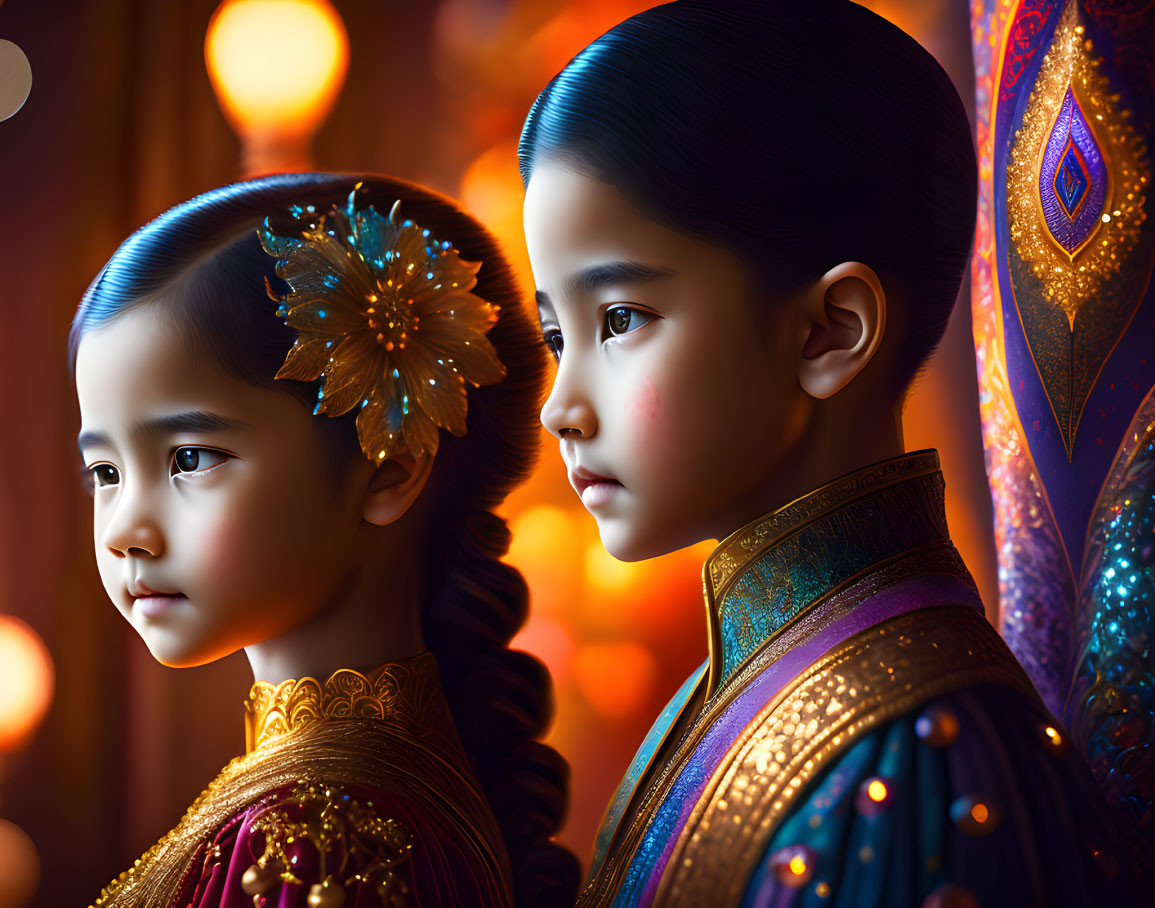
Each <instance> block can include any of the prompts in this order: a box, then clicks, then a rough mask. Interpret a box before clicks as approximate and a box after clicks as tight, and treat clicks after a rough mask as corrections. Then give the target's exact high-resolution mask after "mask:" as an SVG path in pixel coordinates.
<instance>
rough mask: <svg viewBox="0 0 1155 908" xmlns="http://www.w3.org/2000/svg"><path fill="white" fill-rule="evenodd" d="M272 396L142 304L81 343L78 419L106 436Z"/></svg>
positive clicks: (243, 406) (240, 407) (244, 406)
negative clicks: (159, 417) (157, 419)
mask: <svg viewBox="0 0 1155 908" xmlns="http://www.w3.org/2000/svg"><path fill="white" fill-rule="evenodd" d="M262 391H263V392H264V393H266V394H269V393H273V392H269V391H268V390H267V389H260V388H257V387H256V386H253V385H250V384H248V383H247V382H244V381H241V380H240V379H238V378H236V377H235V376H233V375H232V374H230V373H229V372H228V371H227V370H226V369H225V368H224V366H223V365H221V364H220V363H219V362H217V361H216V360H215V359H214V358H213V357H212V356H210V355H207V354H205V353H202V352H200V351H198V350H197V349H195V348H194V347H193V346H192V345H190V344H189V343H188V341H187V339H186V338H185V337H184V336H183V334H182V332H181V331H180V330H179V329H178V328H177V326H175V325H174V324H172V320H171V318H170V319H167V320H166V319H165V318H164V317H163V314H161V313H157V312H150V311H149V307H147V306H140V307H137V308H135V309H131V310H129V311H127V312H125V313H124V314H122V315H120V316H118V317H117V318H116V319H114V320H112V321H111V322H109V323H108V324H106V325H102V326H100V327H97V328H95V329H91V330H89V331H88V332H86V333H85V335H84V336H83V337H82V338H81V340H80V343H79V345H78V346H77V352H76V393H77V397H78V399H79V402H80V411H81V417H82V421H83V422H84V423H85V424H89V423H91V422H99V423H103V424H106V425H104V426H103V428H104V429H105V430H108V431H111V430H112V429H114V428H115V426H116V425H117V424H123V423H126V422H129V421H131V422H136V421H138V420H139V419H140V418H142V416H151V415H156V414H160V413H168V412H176V411H182V412H183V411H192V410H214V411H216V410H222V409H225V410H244V409H250V408H252V407H254V406H259V400H257V399H256V396H257V395H259V394H260V393H261V392H262Z"/></svg>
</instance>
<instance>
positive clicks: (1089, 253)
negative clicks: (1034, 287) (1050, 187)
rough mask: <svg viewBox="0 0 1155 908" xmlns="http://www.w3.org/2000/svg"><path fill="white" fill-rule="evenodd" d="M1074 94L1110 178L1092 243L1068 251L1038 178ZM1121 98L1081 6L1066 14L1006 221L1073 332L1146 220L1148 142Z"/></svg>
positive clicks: (1024, 138)
mask: <svg viewBox="0 0 1155 908" xmlns="http://www.w3.org/2000/svg"><path fill="white" fill-rule="evenodd" d="M1068 88H1070V89H1071V91H1072V93H1073V94H1074V96H1075V99H1076V101H1077V102H1078V104H1079V107H1080V108H1081V109H1082V112H1083V116H1084V118H1085V120H1086V122H1087V124H1088V125H1089V127H1090V129H1091V131H1092V133H1093V135H1094V138H1095V141H1096V143H1097V144H1098V146H1099V151H1100V153H1101V154H1102V156H1103V164H1104V168H1105V169H1106V171H1107V174H1108V175H1109V185H1108V187H1107V196H1106V198H1105V199H1104V202H1103V213H1104V214H1106V215H1107V217H1105V218H1096V220H1095V226H1094V227H1093V228H1092V229H1091V232H1090V234H1089V235H1088V238H1087V239H1086V240H1085V241H1084V243H1083V245H1082V246H1080V247H1079V248H1078V249H1076V250H1075V252H1074V253H1073V254H1072V253H1068V252H1067V250H1065V249H1064V248H1063V247H1062V246H1060V245H1059V244H1058V243H1057V242H1056V241H1055V239H1054V237H1052V235H1051V232H1050V230H1049V229H1048V228H1047V223H1046V219H1045V218H1044V216H1043V207H1042V198H1041V196H1040V193H1039V173H1040V172H1041V169H1042V158H1043V152H1044V150H1045V148H1046V144H1047V139H1048V137H1049V136H1050V134H1051V131H1052V129H1053V127H1054V124H1055V121H1056V119H1057V117H1058V115H1059V112H1060V110H1061V108H1062V105H1063V99H1064V98H1065V97H1066V94H1067V89H1068ZM1118 101H1119V95H1118V94H1114V93H1113V92H1112V90H1111V84H1110V82H1109V80H1108V79H1107V77H1106V76H1105V75H1103V73H1102V72H1100V71H1099V60H1098V59H1097V58H1095V57H1094V56H1092V46H1091V42H1090V40H1089V39H1087V38H1086V37H1085V36H1084V35H1083V28H1082V26H1081V25H1080V24H1079V10H1078V4H1077V3H1075V2H1074V0H1070V2H1068V4H1067V6H1066V8H1065V9H1064V10H1063V14H1062V17H1061V19H1060V21H1059V25H1058V27H1057V28H1056V30H1055V37H1054V39H1053V41H1052V42H1051V46H1050V49H1049V50H1048V51H1047V53H1046V55H1045V56H1044V57H1043V63H1042V66H1041V67H1040V69H1039V75H1038V78H1037V80H1036V81H1035V85H1034V90H1033V91H1032V92H1031V94H1030V97H1029V98H1028V100H1027V108H1026V111H1025V113H1024V114H1023V121H1022V125H1021V127H1020V128H1019V129H1018V130H1017V131H1016V132H1015V142H1014V147H1013V148H1012V150H1011V161H1010V164H1008V165H1007V215H1008V217H1009V219H1010V233H1011V239H1012V240H1013V241H1014V243H1015V247H1016V248H1017V249H1018V252H1019V255H1020V256H1021V257H1022V259H1023V261H1024V262H1025V263H1026V264H1027V265H1029V266H1030V267H1031V270H1032V271H1033V273H1034V274H1035V276H1036V277H1037V278H1038V279H1039V281H1040V282H1041V283H1042V285H1043V288H1044V292H1045V293H1046V296H1047V299H1048V300H1049V301H1050V302H1052V303H1054V305H1056V306H1058V307H1059V308H1060V309H1061V310H1062V311H1063V313H1064V314H1065V315H1066V316H1067V323H1068V325H1069V327H1070V329H1071V330H1072V331H1074V326H1075V318H1076V316H1077V315H1078V313H1079V309H1080V307H1081V306H1082V305H1083V304H1084V303H1085V302H1087V301H1088V300H1090V299H1091V298H1092V297H1094V296H1095V294H1096V292H1097V291H1098V290H1099V288H1100V287H1101V286H1102V285H1103V282H1104V281H1105V280H1107V278H1109V277H1111V276H1112V275H1113V274H1115V273H1116V272H1117V271H1118V270H1119V266H1120V265H1121V264H1122V263H1123V260H1124V259H1125V258H1126V257H1127V255H1128V253H1130V252H1131V250H1132V249H1133V248H1134V246H1135V243H1136V241H1137V240H1138V238H1139V231H1140V228H1141V226H1142V224H1143V222H1144V221H1145V220H1146V212H1145V210H1144V203H1145V201H1146V196H1145V195H1144V188H1145V187H1146V185H1147V183H1148V177H1147V167H1146V161H1145V151H1144V148H1143V143H1142V140H1141V139H1140V138H1139V137H1138V135H1137V134H1136V132H1135V130H1134V128H1133V127H1132V126H1131V124H1130V122H1129V117H1130V111H1127V110H1120V109H1119V108H1118V107H1117V106H1116V105H1117V103H1118Z"/></svg>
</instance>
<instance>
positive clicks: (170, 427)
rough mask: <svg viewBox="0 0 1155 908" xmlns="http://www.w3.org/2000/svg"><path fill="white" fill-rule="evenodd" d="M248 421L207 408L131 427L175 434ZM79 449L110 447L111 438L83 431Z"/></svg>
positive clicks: (135, 432) (146, 432)
mask: <svg viewBox="0 0 1155 908" xmlns="http://www.w3.org/2000/svg"><path fill="white" fill-rule="evenodd" d="M247 425H248V423H246V422H242V421H241V420H239V419H233V418H232V417H231V416H221V415H219V414H217V413H211V412H209V411H208V410H188V411H186V412H184V413H172V414H170V415H167V416H156V417H153V418H151V419H145V420H141V421H140V422H138V423H137V424H136V425H135V426H133V427H132V434H133V435H175V434H177V433H179V432H221V431H223V430H225V429H240V428H243V427H245V426H247ZM76 444H77V446H78V447H79V448H80V450H81V451H84V449H85V448H94V447H98V446H101V445H103V446H105V447H111V440H110V439H109V437H108V435H107V434H105V433H104V432H96V431H91V430H90V431H84V432H81V433H80V435H79V436H78V437H77V439H76Z"/></svg>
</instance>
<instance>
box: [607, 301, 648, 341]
mask: <svg viewBox="0 0 1155 908" xmlns="http://www.w3.org/2000/svg"><path fill="white" fill-rule="evenodd" d="M655 317H656V316H654V315H653V314H651V313H649V312H645V311H643V310H642V309H635V308H633V307H632V306H614V307H613V308H612V309H608V310H606V335H607V336H609V337H617V336H619V335H621V334H628V333H629V332H630V331H636V330H637V329H638V328H640V327H642V325H646V324H649V323H650V322H652V321H653V320H654V318H655Z"/></svg>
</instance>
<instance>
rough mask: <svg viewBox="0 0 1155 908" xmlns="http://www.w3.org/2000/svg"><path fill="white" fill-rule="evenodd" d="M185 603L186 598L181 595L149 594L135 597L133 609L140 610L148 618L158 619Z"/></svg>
mask: <svg viewBox="0 0 1155 908" xmlns="http://www.w3.org/2000/svg"><path fill="white" fill-rule="evenodd" d="M185 601H186V597H185V596H184V595H181V594H180V593H149V595H147V596H135V597H134V598H133V608H134V609H140V612H141V615H143V616H144V617H146V618H158V617H159V616H162V615H164V613H165V612H166V611H169V610H170V609H172V608H174V606H176V605H177V603H179V602H185Z"/></svg>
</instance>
